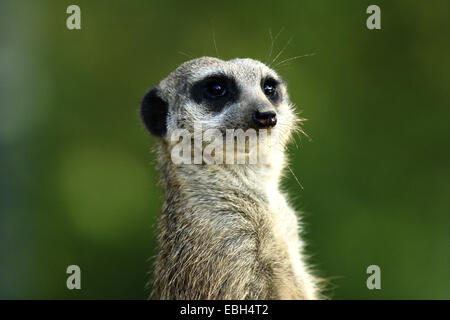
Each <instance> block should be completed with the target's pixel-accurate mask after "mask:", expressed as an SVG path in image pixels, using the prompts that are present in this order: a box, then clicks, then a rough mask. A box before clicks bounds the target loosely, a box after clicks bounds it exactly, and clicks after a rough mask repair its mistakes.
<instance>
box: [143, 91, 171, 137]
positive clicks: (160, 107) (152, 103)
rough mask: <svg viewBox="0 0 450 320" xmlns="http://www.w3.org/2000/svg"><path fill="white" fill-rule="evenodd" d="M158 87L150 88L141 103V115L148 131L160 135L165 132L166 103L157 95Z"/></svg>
mask: <svg viewBox="0 0 450 320" xmlns="http://www.w3.org/2000/svg"><path fill="white" fill-rule="evenodd" d="M158 94H159V89H158V87H155V88H153V89H150V91H149V92H147V94H146V95H145V96H144V99H142V103H141V117H142V120H143V121H144V123H145V126H146V127H147V129H148V131H150V133H152V134H153V135H155V136H158V137H162V136H164V135H165V134H166V133H167V113H168V105H167V102H166V101H164V100H163V99H162V98H161V97H160V96H159V95H158Z"/></svg>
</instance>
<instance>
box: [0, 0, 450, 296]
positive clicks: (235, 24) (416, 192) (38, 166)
mask: <svg viewBox="0 0 450 320" xmlns="http://www.w3.org/2000/svg"><path fill="white" fill-rule="evenodd" d="M70 4H78V5H79V6H80V7H81V25H82V29H81V30H80V31H76V30H75V31H70V30H68V29H67V28H66V18H67V17H68V14H66V8H67V6H68V5H70ZM370 4H377V5H379V6H380V7H381V19H382V30H378V31H376V30H375V31H371V30H368V29H367V28H366V19H367V17H368V14H366V8H367V7H368V6H369V5H370ZM449 9H450V2H449V1H429V2H425V1H406V0H405V1H314V0H310V1H240V2H232V1H222V2H217V1H205V2H196V1H114V2H112V1H106V0H104V1H4V0H2V1H0V177H1V180H0V210H1V211H0V298H7V299H13V298H19V299H23V298H27V299H28V298H33V299H34V298H41V299H48V298H57V299H80V298H85V299H93V298H104V299H110V298H114V299H116V298H126V299H131V298H132V299H145V298H147V296H148V294H149V289H148V288H146V287H145V285H146V282H147V280H148V278H149V272H150V271H151V257H152V256H153V255H154V254H155V234H154V228H155V223H156V221H157V217H158V215H159V210H160V207H161V204H162V188H161V186H159V185H158V175H157V172H156V166H155V157H154V155H153V153H152V152H151V146H152V144H153V138H151V137H149V136H148V134H147V133H146V131H145V130H144V128H143V126H142V124H141V122H140V119H139V115H138V108H139V103H140V99H141V98H142V96H143V95H144V93H145V92H146V90H147V89H148V88H150V87H152V86H154V85H155V84H157V83H158V82H159V81H160V80H161V79H162V78H164V77H165V76H166V75H167V74H168V73H169V72H170V71H172V70H173V69H174V68H175V67H176V66H177V65H179V64H180V63H182V62H183V61H185V60H186V59H189V58H188V57H186V55H192V56H195V57H197V56H202V55H213V56H215V55H217V53H216V49H215V48H214V44H213V38H214V37H215V40H216V43H217V48H218V53H219V55H220V57H221V58H225V59H229V58H234V57H251V58H255V59H260V60H264V59H265V58H266V56H267V54H268V51H269V47H270V44H271V41H270V36H269V34H270V32H269V30H271V33H272V34H273V36H275V34H277V33H278V32H279V31H280V30H281V31H282V32H281V33H280V35H279V37H278V39H277V41H276V43H275V48H274V53H273V55H272V57H274V56H275V55H276V54H277V53H278V52H280V50H281V49H282V48H283V47H285V45H286V44H287V43H288V45H287V46H286V49H285V50H284V51H283V53H282V54H281V55H280V57H279V59H278V61H281V60H283V59H288V58H291V57H293V56H297V55H304V54H310V53H314V54H315V55H314V56H311V57H305V58H302V59H298V60H296V61H292V63H289V64H286V65H284V66H280V67H279V68H278V71H279V72H280V73H281V74H282V76H283V77H284V78H285V79H286V80H287V82H288V83H289V88H290V95H291V99H292V100H293V101H294V102H295V103H296V104H297V107H298V109H299V110H303V113H302V115H303V116H304V117H306V118H308V119H309V120H308V122H307V123H306V124H305V127H304V130H305V131H306V133H307V134H308V135H309V136H310V137H311V140H309V139H307V138H303V139H301V140H300V139H297V144H299V148H298V149H297V148H296V147H295V146H294V145H293V146H292V147H291V158H292V166H291V167H292V170H293V171H294V172H295V174H296V176H297V177H298V178H299V180H300V181H301V184H302V185H303V187H304V189H303V190H302V189H301V188H300V187H299V185H298V184H297V182H296V181H295V179H294V178H293V177H292V175H288V176H287V179H286V182H285V186H286V188H287V189H288V190H289V193H290V195H291V197H292V198H293V199H294V204H295V206H296V207H297V208H298V209H299V210H302V211H303V212H304V213H305V214H304V219H305V222H306V225H307V226H306V231H307V233H306V235H305V238H306V239H307V241H308V243H309V246H308V253H309V254H311V255H312V258H311V261H312V263H314V264H315V265H316V269H317V270H319V274H321V275H322V276H324V277H326V278H329V279H331V280H330V281H331V284H330V289H331V290H329V291H328V293H329V294H330V296H331V297H332V298H335V299H348V298H351V299H394V298H396V299H408V298H412V299H433V298H439V299H449V298H450V216H449V213H450V199H449V198H450V165H449V164H450V162H449V160H450V154H449V150H450V148H449V147H450V130H449V125H448V122H449V115H450V112H449V106H450V97H449V84H450V82H449V74H450V64H449V57H450V42H449V14H450V10H449ZM291 37H292V41H291V42H289V39H291ZM180 52H182V53H180ZM70 264H76V265H79V266H80V267H81V270H82V290H79V291H77V290H73V291H69V290H67V288H66V286H65V285H66V278H67V276H68V275H67V274H66V273H65V271H66V268H67V266H68V265H70ZM371 264H376V265H379V266H380V267H381V272H382V277H381V286H382V289H381V290H368V289H367V287H366V279H367V277H368V275H367V274H366V268H367V266H369V265H371Z"/></svg>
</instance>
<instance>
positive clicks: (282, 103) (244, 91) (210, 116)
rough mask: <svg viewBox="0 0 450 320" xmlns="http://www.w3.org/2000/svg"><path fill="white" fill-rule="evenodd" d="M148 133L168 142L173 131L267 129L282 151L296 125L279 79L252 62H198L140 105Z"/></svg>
mask: <svg viewBox="0 0 450 320" xmlns="http://www.w3.org/2000/svg"><path fill="white" fill-rule="evenodd" d="M141 114H142V118H143V120H144V123H145V125H146V126H147V128H148V130H149V131H150V132H151V133H152V134H154V135H156V136H158V137H161V138H162V139H169V138H170V135H171V133H172V132H173V130H175V129H187V130H189V131H190V132H192V131H193V129H194V126H195V125H196V124H201V125H202V130H207V129H218V130H220V131H221V132H222V133H225V131H226V130H227V129H242V130H247V129H254V130H256V131H257V132H258V131H260V130H262V129H267V130H268V131H269V133H270V135H271V136H272V137H275V139H276V141H277V143H279V144H282V145H284V144H285V143H286V141H287V140H288V139H289V137H290V135H291V131H292V129H293V128H294V127H295V124H296V117H295V114H294V112H293V106H292V105H291V103H290V100H289V97H288V94H287V90H286V85H285V83H284V82H283V80H282V79H281V77H280V76H279V75H278V74H277V73H276V72H275V71H274V70H272V69H270V68H269V67H267V66H266V65H265V64H263V63H261V62H259V61H256V60H252V59H233V60H229V61H223V60H220V59H217V58H210V57H203V58H198V59H194V60H191V61H188V62H186V63H184V64H182V65H181V66H179V67H178V68H177V69H176V70H175V71H173V72H172V73H171V74H170V75H169V76H168V77H167V78H166V79H164V80H163V81H161V83H160V84H159V85H158V86H157V87H155V88H153V89H151V90H150V91H149V92H148V93H147V94H146V96H145V97H144V99H143V102H142V106H141Z"/></svg>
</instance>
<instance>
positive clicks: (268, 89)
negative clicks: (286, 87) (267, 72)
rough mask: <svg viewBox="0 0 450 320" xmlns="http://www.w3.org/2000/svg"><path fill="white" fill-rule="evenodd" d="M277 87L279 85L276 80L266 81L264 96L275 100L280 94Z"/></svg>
mask: <svg viewBox="0 0 450 320" xmlns="http://www.w3.org/2000/svg"><path fill="white" fill-rule="evenodd" d="M277 85H278V83H277V82H276V80H275V79H266V80H265V81H264V83H263V86H262V87H263V88H262V89H263V91H264V94H265V95H266V96H267V97H269V98H274V97H275V96H276V95H277V93H278V90H277Z"/></svg>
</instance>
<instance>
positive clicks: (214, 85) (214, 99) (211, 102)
mask: <svg viewBox="0 0 450 320" xmlns="http://www.w3.org/2000/svg"><path fill="white" fill-rule="evenodd" d="M192 97H193V99H194V101H195V102H196V103H198V104H201V103H203V104H206V105H207V106H209V107H210V108H211V109H212V110H214V111H220V110H222V109H223V108H224V107H225V106H226V105H227V104H228V103H230V102H233V101H235V100H236V99H237V86H236V82H235V81H234V79H232V78H230V77H228V76H226V75H223V74H216V75H211V76H208V77H206V78H205V79H202V80H200V81H198V82H196V83H195V84H194V85H193V86H192Z"/></svg>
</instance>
